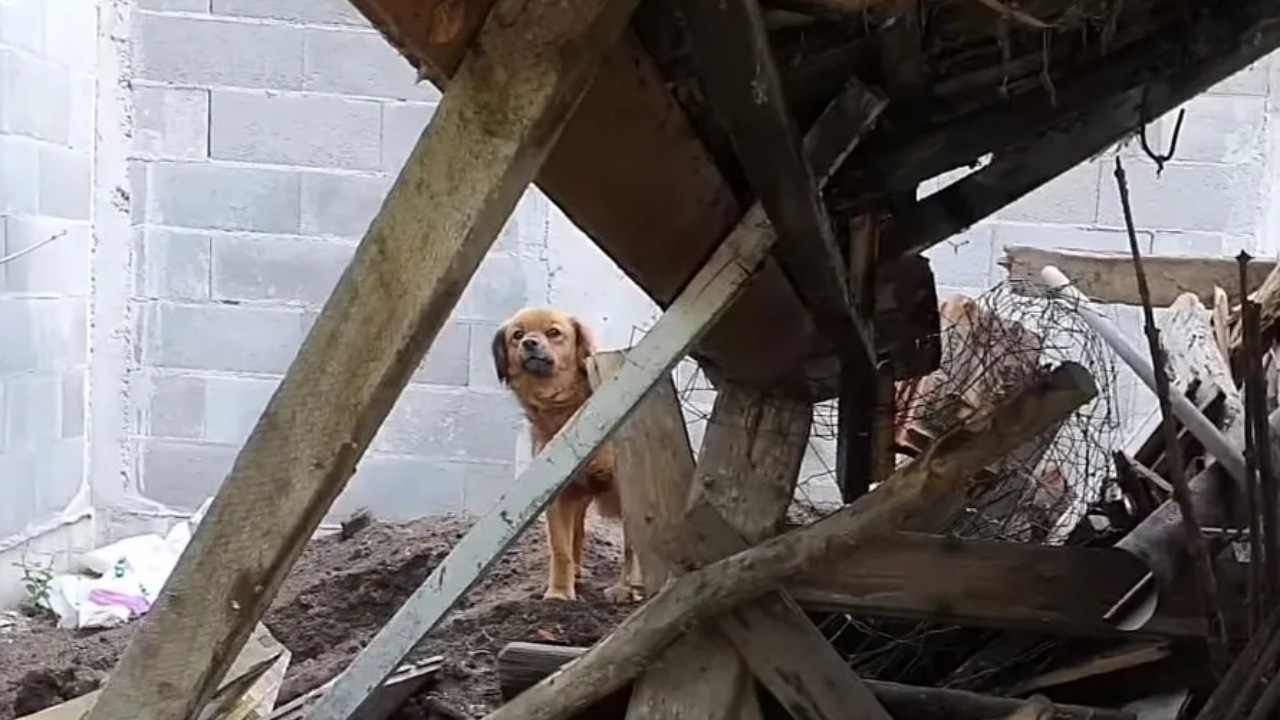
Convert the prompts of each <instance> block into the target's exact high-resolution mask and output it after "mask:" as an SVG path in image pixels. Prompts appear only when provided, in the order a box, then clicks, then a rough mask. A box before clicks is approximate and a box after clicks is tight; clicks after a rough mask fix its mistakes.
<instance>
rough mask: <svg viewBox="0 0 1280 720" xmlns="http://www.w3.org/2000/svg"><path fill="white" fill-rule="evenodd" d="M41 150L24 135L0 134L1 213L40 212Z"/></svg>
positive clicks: (26, 213) (23, 213)
mask: <svg viewBox="0 0 1280 720" xmlns="http://www.w3.org/2000/svg"><path fill="white" fill-rule="evenodd" d="M0 92H2V90H0ZM39 177H40V149H39V145H38V143H36V142H35V141H34V140H29V139H27V138H23V137H17V136H13V135H0V188H4V192H0V214H14V215H35V214H37V213H39V212H40V210H39V207H40V184H39V182H38V178H39Z"/></svg>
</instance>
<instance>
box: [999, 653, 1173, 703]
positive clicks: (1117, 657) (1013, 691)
mask: <svg viewBox="0 0 1280 720" xmlns="http://www.w3.org/2000/svg"><path fill="white" fill-rule="evenodd" d="M1172 654H1173V648H1172V645H1171V644H1170V643H1168V642H1140V643H1128V644H1126V645H1123V646H1121V647H1118V648H1109V649H1107V650H1104V651H1103V652H1100V653H1098V654H1097V655H1095V656H1093V657H1090V658H1088V659H1085V660H1081V661H1078V662H1074V663H1071V664H1070V665H1067V666H1065V667H1059V668H1054V669H1053V670H1050V671H1048V672H1044V673H1041V674H1039V675H1036V676H1035V677H1032V678H1027V679H1026V680H1022V681H1020V682H1018V683H1016V684H1014V685H1013V686H1012V687H1010V688H1008V689H1007V690H1005V693H1006V694H1008V695H1023V694H1026V693H1029V692H1035V691H1037V690H1044V689H1045V688H1051V687H1054V686H1057V685H1065V684H1067V683H1071V682H1076V681H1077V680H1084V679H1085V678H1091V677H1096V676H1098V675H1106V674H1108V673H1113V672H1119V671H1121V670H1128V669H1129V668H1133V667H1138V666H1139V665H1149V664H1151V663H1154V662H1159V661H1161V660H1163V659H1165V658H1167V657H1169V656H1170V655H1172Z"/></svg>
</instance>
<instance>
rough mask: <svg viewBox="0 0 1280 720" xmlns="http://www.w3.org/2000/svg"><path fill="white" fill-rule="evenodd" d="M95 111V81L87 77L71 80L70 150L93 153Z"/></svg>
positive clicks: (77, 77) (96, 109)
mask: <svg viewBox="0 0 1280 720" xmlns="http://www.w3.org/2000/svg"><path fill="white" fill-rule="evenodd" d="M97 111H98V108H97V88H96V86H95V80H94V79H93V78H92V77H90V76H88V75H84V76H76V77H73V78H71V109H70V111H69V115H70V118H69V128H70V129H69V133H70V138H69V142H70V145H71V147H72V148H74V149H76V150H87V151H89V152H92V151H93V143H94V133H95V128H94V121H95V118H96V117H97Z"/></svg>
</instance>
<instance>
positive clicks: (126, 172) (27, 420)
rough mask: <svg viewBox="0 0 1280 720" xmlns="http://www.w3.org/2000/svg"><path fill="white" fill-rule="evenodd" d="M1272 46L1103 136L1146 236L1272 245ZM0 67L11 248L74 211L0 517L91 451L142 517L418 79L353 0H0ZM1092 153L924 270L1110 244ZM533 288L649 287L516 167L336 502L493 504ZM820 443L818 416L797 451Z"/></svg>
mask: <svg viewBox="0 0 1280 720" xmlns="http://www.w3.org/2000/svg"><path fill="white" fill-rule="evenodd" d="M95 5H96V9H97V11H98V22H97V24H96V26H95V23H94V19H93V18H94V14H93V10H94V8H95ZM73 10H74V12H73ZM54 14H56V15H57V16H58V22H56V23H54V22H51V21H50V20H49V18H50V17H51V16H52V15H54ZM1272 65H1273V63H1271V62H1270V61H1267V62H1264V63H1261V64H1260V65H1259V66H1258V67H1255V68H1251V69H1250V70H1248V71H1246V72H1244V73H1241V74H1240V75H1238V76H1236V77H1235V78H1233V79H1231V80H1230V81H1228V82H1226V83H1223V85H1222V86H1220V87H1219V88H1216V89H1215V91H1214V92H1213V93H1212V94H1211V95H1209V96H1206V97H1204V98H1201V99H1198V100H1196V101H1195V102H1193V103H1192V104H1191V105H1190V107H1189V112H1188V116H1187V120H1186V123H1185V126H1184V128H1183V133H1182V138H1181V140H1180V142H1179V145H1178V148H1179V149H1178V157H1177V159H1176V160H1175V161H1174V162H1173V163H1171V164H1170V165H1169V167H1168V168H1167V169H1166V170H1165V172H1164V174H1163V177H1161V178H1160V179H1158V180H1157V179H1156V178H1155V175H1154V171H1153V170H1152V168H1151V167H1150V164H1149V163H1148V162H1146V161H1144V160H1141V159H1139V156H1138V153H1136V152H1135V151H1134V150H1133V149H1128V150H1125V151H1123V152H1125V153H1126V156H1127V157H1132V158H1134V159H1133V161H1132V162H1130V165H1129V168H1130V176H1131V181H1132V183H1133V187H1134V196H1135V203H1136V211H1137V213H1138V220H1139V223H1140V224H1142V225H1143V226H1144V231H1143V239H1144V243H1145V244H1146V245H1147V247H1148V249H1149V250H1151V251H1155V252H1189V253H1220V252H1231V253H1234V252H1235V251H1236V250H1237V249H1238V248H1239V247H1241V246H1244V247H1248V248H1250V249H1252V250H1253V251H1255V252H1258V253H1265V254H1274V245H1273V244H1272V243H1271V241H1270V238H1272V237H1276V230H1277V229H1280V228H1277V225H1280V204H1277V203H1275V202H1273V201H1271V199H1270V198H1271V196H1272V195H1274V193H1272V192H1271V188H1272V184H1273V183H1274V178H1275V175H1276V172H1275V170H1276V161H1277V158H1280V155H1277V153H1276V151H1275V150H1274V148H1275V147H1276V143H1275V142H1274V140H1273V136H1274V135H1275V128H1276V123H1275V122H1273V121H1272V118H1273V116H1274V110H1275V108H1274V101H1273V100H1272V95H1271V92H1270V88H1271V87H1273V86H1275V83H1273V82H1271V69H1270V68H1271V66H1272ZM0 78H3V83H2V84H0V123H2V124H0V172H3V175H0V177H3V188H2V190H3V192H0V214H2V215H3V220H4V225H3V229H4V233H5V236H6V240H5V248H6V252H11V251H13V250H15V249H20V248H21V247H24V246H26V245H27V244H29V243H31V242H33V241H35V240H38V239H39V238H40V237H41V236H43V235H45V234H47V233H49V232H54V231H57V230H60V229H62V228H63V227H66V228H67V229H68V234H67V236H66V238H64V239H62V240H59V241H58V242H57V243H54V244H52V245H49V246H46V247H45V248H42V249H40V250H38V251H37V252H35V253H32V254H31V256H29V257H28V258H24V259H23V260H21V261H18V262H15V263H10V264H8V265H6V266H4V267H3V275H2V277H3V285H0V329H3V331H4V332H5V333H6V335H5V337H6V342H5V348H6V349H5V350H4V352H3V353H0V383H2V384H0V395H3V396H4V410H5V412H4V415H3V421H4V424H5V431H4V433H3V435H2V436H0V437H2V438H3V439H2V442H0V538H4V537H10V538H27V537H32V536H36V535H40V530H41V528H43V527H45V526H48V525H50V524H54V525H56V521H55V518H57V517H59V514H60V513H62V512H63V511H64V510H65V509H66V508H68V506H70V507H71V509H72V511H73V513H72V514H74V511H75V509H76V508H77V507H80V506H77V505H76V504H75V503H74V502H73V499H74V498H76V497H77V496H76V493H77V492H78V491H83V490H84V489H85V487H86V485H85V478H86V477H87V478H88V481H87V487H88V488H89V489H90V490H91V493H92V494H91V498H92V507H93V508H94V509H95V513H96V519H97V522H96V523H95V525H96V529H97V531H98V535H99V536H100V537H102V538H108V537H118V536H120V535H122V534H124V533H127V532H135V531H138V530H141V529H145V528H147V527H152V526H162V525H163V524H167V520H168V519H169V518H171V517H174V516H179V515H182V514H184V513H186V512H189V511H190V509H191V508H193V507H194V506H195V505H197V504H198V503H199V502H201V501H202V500H203V499H204V498H205V497H207V496H208V495H209V494H210V493H212V492H213V491H214V490H215V488H216V487H217V485H218V483H219V482H220V481H221V480H222V478H223V477H224V475H225V473H226V471H227V470H228V468H229V467H230V464H231V461H232V458H233V457H234V455H235V452H236V450H237V448H238V447H239V444H240V443H241V442H242V440H243V439H244V437H245V436H246V434H247V433H248V431H249V430H250V428H251V427H252V425H253V423H254V421H255V420H256V418H257V416H258V414H259V412H260V411H261V409H262V407H263V406H264V404H265V403H266V401H267V398H268V397H269V396H270V394H271V392H272V391H273V389H274V387H275V385H276V384H277V383H278V381H279V378H280V377H281V375H282V373H283V371H284V370H285V367H286V365H287V364H288V362H289V361H290V359H291V358H292V356H293V353H294V351H295V350H296V348H297V347H298V344H299V343H300V342H301V340H302V338H303V336H304V334H305V333H306V331H307V329H308V328H309V326H310V323H311V322H312V321H313V319H314V317H315V315H316V313H317V312H318V311H319V309H320V306H321V305H322V303H323V302H324V300H325V299H326V297H327V295H328V293H329V291H330V289H331V288H332V285H333V283H334V281H335V280H336V279H337V277H338V274H339V273H340V272H341V269H342V267H343V266H344V263H345V262H346V261H347V259H348V258H349V257H350V254H351V252H352V251H353V249H354V246H355V244H356V242H357V241H358V239H359V237H360V236H361V234H362V233H363V231H364V230H365V228H366V227H367V224H368V222H369V220H370V219H371V218H372V217H373V215H374V213H375V212H376V210H377V208H378V206H379V204H380V202H381V199H382V197H383V193H384V192H385V191H386V189H387V187H388V186H389V184H390V182H391V180H392V177H393V175H394V173H395V172H396V170H397V169H398V168H399V166H400V163H401V161H402V160H403V158H404V157H405V155H406V154H407V153H408V150H409V148H410V146H411V145H412V143H413V142H414V141H415V139H416V138H417V136H418V134H419V133H420V131H421V129H422V128H423V127H424V126H425V124H426V122H427V120H428V119H429V118H430V116H431V113H432V111H433V109H434V107H435V103H436V102H437V100H438V95H437V93H436V92H435V91H434V90H433V89H431V88H430V87H429V86H427V85H416V84H415V83H414V78H413V77H412V72H411V71H410V70H409V68H408V67H407V66H406V65H405V64H404V63H403V62H402V61H401V60H400V58H399V57H398V56H397V55H396V53H395V52H394V51H393V50H391V48H390V47H389V46H388V45H387V44H386V43H385V42H384V41H383V40H382V39H381V38H380V37H379V36H378V35H377V34H376V33H375V32H373V31H372V30H371V29H369V28H368V26H367V25H366V24H365V23H364V22H363V20H362V19H360V18H359V17H358V16H357V15H356V13H355V12H354V11H353V10H351V8H350V7H349V5H348V4H347V3H346V2H345V0H4V2H0ZM95 118H96V119H95ZM1172 120H1173V118H1172V117H1170V118H1166V119H1165V120H1164V121H1162V122H1161V123H1158V124H1157V125H1158V127H1155V128H1153V130H1152V133H1151V138H1152V142H1153V143H1154V144H1155V145H1157V146H1161V147H1163V146H1164V145H1165V144H1167V141H1168V134H1169V131H1170V130H1171V128H1172ZM1108 162H1109V158H1103V159H1101V160H1099V161H1097V162H1094V163H1090V164H1087V165H1085V166H1084V167H1082V168H1078V169H1076V170H1073V171H1072V172H1071V173H1069V174H1068V175H1066V176H1065V177H1063V178H1061V179H1059V180H1057V181H1055V182H1054V183H1052V184H1051V185H1050V186H1049V187H1047V188H1045V189H1043V190H1042V191H1040V192H1038V193H1036V194H1034V195H1033V196H1032V197H1029V198H1027V199H1026V200H1024V201H1023V202H1021V203H1019V204H1017V205H1016V206H1015V207H1012V208H1010V209H1008V210H1007V211H1006V212H1004V213H1001V214H1000V215H999V216H998V217H997V218H995V219H993V220H992V221H990V222H986V223H983V224H981V225H979V226H978V227H976V228H974V229H973V230H971V231H970V232H968V233H966V234H965V235H964V236H962V237H961V238H958V239H955V240H954V241H952V242H950V243H947V244H944V245H943V246H940V247H939V248H936V249H935V250H934V251H932V252H931V257H932V258H933V260H934V263H935V271H936V272H937V275H938V278H939V280H940V283H941V284H942V285H943V289H942V291H943V293H944V294H947V293H949V292H954V291H964V292H969V293H977V292H980V291H981V290H982V288H984V287H986V286H987V285H989V284H990V283H992V282H994V281H996V280H998V279H999V278H1000V271H999V270H998V268H997V267H996V265H995V262H996V260H997V259H998V257H999V255H1000V247H1001V245H1003V244H1004V243H1008V242H1018V243H1026V244H1037V245H1045V246H1051V247H1067V248H1106V249H1123V247H1124V245H1123V237H1122V235H1121V234H1120V233H1119V232H1118V230H1119V229H1120V223H1119V216H1118V213H1117V207H1116V202H1115V193H1114V188H1113V185H1112V183H1111V180H1110V167H1109V164H1108ZM941 182H944V181H942V180H940V181H938V182H937V183H933V186H934V187H936V186H937V185H939V184H940V183H941ZM929 190H930V188H926V189H925V190H924V191H925V192H928V191H929ZM90 228H92V233H90ZM545 302H551V303H555V304H558V305H562V306H564V307H566V308H568V309H569V310H571V311H573V312H575V313H578V314H580V315H582V316H583V317H584V318H586V319H587V320H588V321H589V322H590V323H591V324H592V325H594V326H595V327H596V328H597V331H598V332H599V334H600V335H601V341H602V343H601V344H602V345H604V346H605V347H620V346H625V345H627V344H629V343H631V342H633V341H634V339H635V337H636V335H637V332H636V331H637V330H639V329H642V328H644V327H646V326H647V325H648V324H649V323H650V322H651V321H652V319H653V318H654V317H655V314H656V310H655V308H654V306H653V304H652V303H651V302H649V301H648V300H647V298H645V297H644V296H643V295H642V294H641V293H639V291H638V290H637V289H636V288H635V287H634V285H632V284H631V283H630V282H629V281H627V280H626V279H625V278H623V277H622V276H621V274H620V273H619V272H618V271H617V269H616V268H614V267H613V266H612V264H611V263H610V262H609V261H608V260H607V259H606V258H605V257H604V256H603V254H601V253H600V252H599V251H598V250H596V249H595V248H594V246H593V245H592V244H591V243H590V242H589V241H587V240H586V239H585V238H584V237H583V236H582V235H581V233H579V232H578V231H577V230H576V229H575V228H574V227H573V226H572V224H571V223H569V222H568V221H567V219H565V217H564V216H563V215H562V214H561V213H560V212H559V211H558V210H557V209H556V208H555V207H554V206H553V205H552V204H551V203H550V202H549V201H548V200H547V199H546V198H545V197H544V196H542V195H541V194H539V193H537V192H536V191H531V192H530V193H528V194H527V195H526V197H525V198H524V200H523V201H522V202H521V205H520V207H519V209H518V210H517V212H516V214H515V216H514V217H513V218H512V220H511V222H509V223H508V225H507V227H506V228H505V229H504V231H503V233H502V236H501V238H500V239H499V240H498V242H497V243H496V245H495V247H494V248H493V250H492V252H491V253H490V256H489V257H488V258H487V259H486V260H485V262H484V264H483V266H482V269H481V271H480V274H479V275H478V276H477V277H476V278H475V280H474V281H473V282H472V284H471V286H470V287H468V289H467V291H466V293H465V296H464V298H463V300H462V302H461V303H460V304H459V306H458V308H457V310H456V312H455V313H454V316H453V317H452V318H450V320H449V323H448V324H447V326H446V328H445V330H444V331H443V333H442V334H441V336H440V338H439V339H438V341H437V343H436V347H435V348H434V349H433V350H432V352H431V354H430V356H429V357H428V358H427V359H426V361H425V362H424V364H423V366H422V367H421V368H420V369H419V371H418V372H417V374H416V376H415V378H414V382H413V383H412V385H411V386H410V388H409V389H408V391H407V392H406V394H405V396H404V397H403V399H402V400H401V401H400V403H399V404H398V405H397V407H396V409H395V411H394V412H393V414H392V417H391V418H390V419H389V421H388V423H387V425H386V427H385V428H384V429H383V431H382V432H381V433H380V434H379V436H378V438H377V440H376V441H375V443H374V446H373V449H372V451H371V452H370V454H369V456H368V457H367V458H366V460H365V461H364V462H363V463H362V465H361V467H360V469H359V474H358V476H357V477H356V478H355V480H354V481H353V483H352V485H351V487H350V488H349V490H348V492H347V493H346V494H345V495H344V496H343V497H342V498H341V500H340V501H339V504H338V507H337V508H335V511H334V514H335V515H340V514H342V513H345V512H347V511H349V510H351V509H353V508H354V507H356V506H359V505H365V506H368V507H370V508H371V509H372V510H374V512H375V513H377V514H379V515H381V516H383V517H392V518H395V517H407V516H417V515H422V514H427V513H432V512H439V511H444V510H456V509H469V510H483V509H484V508H485V507H487V506H488V503H489V502H490V501H491V500H492V499H493V497H494V496H495V494H496V492H497V489H498V488H499V487H500V486H501V485H502V484H503V483H505V482H508V481H510V479H511V478H512V476H513V473H514V472H515V471H516V469H517V468H518V467H519V466H520V465H521V464H522V463H523V462H524V460H525V458H526V457H527V454H528V447H527V443H526V442H525V440H524V435H523V432H522V428H521V422H520V419H519V417H518V414H517V411H516V408H515V405H514V403H513V402H512V401H511V399H510V398H509V397H508V396H507V395H506V394H505V392H504V391H503V390H502V389H500V388H498V387H497V386H496V383H495V380H494V377H493V373H492V368H491V365H490V361H489V358H488V344H489V341H490V338H491V337H492V334H493V332H494V330H495V329H496V327H497V324H498V322H500V321H501V319H502V318H504V317H505V316H506V315H507V314H509V313H510V312H511V311H513V310H515V309H516V308H517V307H519V306H521V305H525V304H530V303H545ZM1116 315H1117V317H1118V318H1119V319H1120V320H1121V321H1122V322H1126V323H1128V324H1129V327H1130V328H1131V331H1132V332H1133V333H1134V337H1135V338H1139V336H1138V335H1137V334H1136V333H1137V323H1136V315H1135V314H1134V313H1132V312H1131V311H1130V312H1123V311H1117V312H1116ZM86 318H87V319H86ZM86 366H87V367H88V368H89V369H88V372H87V377H86V373H85V372H84V368H85V367H86ZM1127 381H1128V382H1129V383H1130V384H1131V385H1132V384H1133V380H1132V378H1128V379H1127ZM1145 397H1146V396H1145V395H1144V394H1143V393H1141V392H1130V398H1131V404H1132V406H1133V408H1134V412H1139V411H1140V409H1141V408H1140V407H1139V406H1141V405H1142V403H1143V402H1144V398H1145ZM702 399H704V400H706V401H707V403H705V404H709V397H706V396H704V397H703V398H702ZM696 434H697V433H696V428H695V435H696ZM695 442H696V438H695ZM51 448H57V449H58V450H59V451H60V452H58V453H50V452H48V450H49V449H51ZM830 450H831V448H830V446H829V445H828V444H826V443H821V442H817V443H815V449H814V451H813V452H811V453H810V456H809V458H808V461H807V466H806V468H805V473H806V475H811V476H819V475H822V474H824V473H825V470H826V469H827V468H828V467H830V466H831V465H832V463H833V458H832V455H831V452H830ZM37 458H38V459H37ZM86 458H87V463H86V462H85V459H86ZM50 478H52V479H50ZM809 491H810V494H811V495H814V496H823V495H826V496H829V495H831V494H832V488H831V487H830V484H829V483H823V482H815V483H811V484H810V487H809ZM86 495H87V494H86V493H83V492H81V495H80V496H79V500H80V501H81V505H83V506H85V507H86V508H87V506H88V505H89V503H88V501H87V499H86ZM15 508H21V509H20V510H15ZM4 542H6V541H0V543H4ZM7 542H8V544H9V546H15V545H17V544H18V542H17V541H16V540H10V541H7ZM60 542H62V541H60ZM70 542H71V541H66V542H63V545H67V544H68V543H70ZM4 547H6V546H5V545H3V544H0V548H4Z"/></svg>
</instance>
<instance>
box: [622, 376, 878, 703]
mask: <svg viewBox="0 0 1280 720" xmlns="http://www.w3.org/2000/svg"><path fill="white" fill-rule="evenodd" d="M812 419H813V413H812V409H811V407H810V405H809V403H808V402H805V401H803V400H787V399H784V398H776V397H770V396H768V395H765V394H763V393H760V392H759V391H750V390H746V389H743V388H740V387H738V386H736V385H733V384H725V385H722V386H721V387H720V388H719V392H718V393H717V394H716V399H715V404H714V406H713V407H712V410H711V417H710V419H709V420H708V422H707V430H706V434H705V435H704V436H703V442H702V452H701V453H699V458H698V466H697V470H696V472H695V475H694V483H693V486H692V497H693V498H697V499H699V500H700V502H701V503H710V504H713V505H714V506H716V507H719V508H721V509H722V511H723V512H724V513H725V516H727V517H728V518H730V521H732V522H733V523H734V525H735V526H736V531H737V532H740V533H742V534H744V535H746V536H747V537H750V538H753V539H757V540H758V539H763V538H765V537H768V536H770V535H772V534H774V533H775V532H776V530H777V527H778V523H779V521H780V520H781V519H782V517H783V516H784V515H785V514H786V511H787V506H788V505H789V504H790V502H791V498H792V496H793V494H794V491H795V482H796V477H797V474H798V472H799V469H800V461H801V458H802V457H803V456H804V451H805V448H806V446H807V442H808V438H809V424H810V423H811V421H812ZM664 480H665V478H653V482H663V481H664ZM695 507H706V508H708V509H707V512H709V513H710V514H711V515H712V516H714V518H715V519H716V520H718V521H720V522H721V523H726V522H729V521H726V520H725V519H724V518H722V517H721V515H720V514H719V512H717V510H715V509H713V508H711V507H710V506H709V505H700V504H699V505H695ZM683 510H684V507H683V506H682V507H680V508H679V511H678V512H675V513H672V514H668V515H664V516H662V517H660V518H657V520H658V522H660V523H662V524H663V529H666V528H669V527H671V526H672V525H673V524H675V523H676V522H679V521H680V520H681V518H682V517H687V516H686V515H685V513H684V512H683ZM730 532H731V533H732V532H735V530H734V528H733V527H732V526H731V528H730ZM660 539H661V538H660V536H654V537H650V538H648V540H649V541H650V542H651V543H652V544H651V546H650V548H649V549H650V551H653V552H655V554H659V556H660V552H659V550H658V544H659V541H660ZM737 549H738V548H737V547H733V548H730V549H729V550H728V551H726V552H721V553H717V554H716V558H715V559H719V558H720V557H721V556H723V555H726V554H730V553H731V552H733V551H734V550H737ZM824 644H825V643H824ZM782 650H783V648H775V649H774V651H775V653H777V652H780V651H782ZM748 660H749V658H748ZM762 679H764V678H762ZM854 680H855V682H856V678H854ZM765 681H766V682H768V680H767V679H765ZM753 687H754V685H753V684H752V682H751V675H750V673H748V672H747V668H746V666H745V665H744V664H743V659H742V658H741V657H739V654H738V653H735V652H734V649H733V646H731V645H729V643H727V642H725V640H724V637H723V636H722V635H721V634H720V633H717V632H715V631H714V629H713V628H694V629H692V630H691V631H690V632H689V634H688V635H686V636H685V637H683V638H681V639H680V640H678V641H677V642H676V643H675V644H673V645H672V646H671V647H670V648H668V649H667V650H666V651H665V652H664V653H662V654H661V655H660V656H659V657H658V659H657V661H656V662H655V663H654V664H653V665H652V667H651V668H650V669H649V671H648V672H646V673H645V674H644V675H643V676H641V677H640V679H639V680H637V681H636V687H635V690H634V691H633V692H632V695H631V702H630V707H629V708H628V710H627V715H628V717H634V718H642V719H644V720H661V719H663V718H671V719H672V720H678V719H679V718H692V717H697V718H708V719H709V720H715V719H717V718H724V719H725V720H739V718H757V717H759V715H760V708H759V703H758V701H757V699H756V696H755V694H754V693H753V692H751V690H752V688H753ZM784 697H785V695H784ZM812 717H815V718H817V717H822V716H821V715H814V716H812ZM827 717H831V716H830V715H827Z"/></svg>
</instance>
